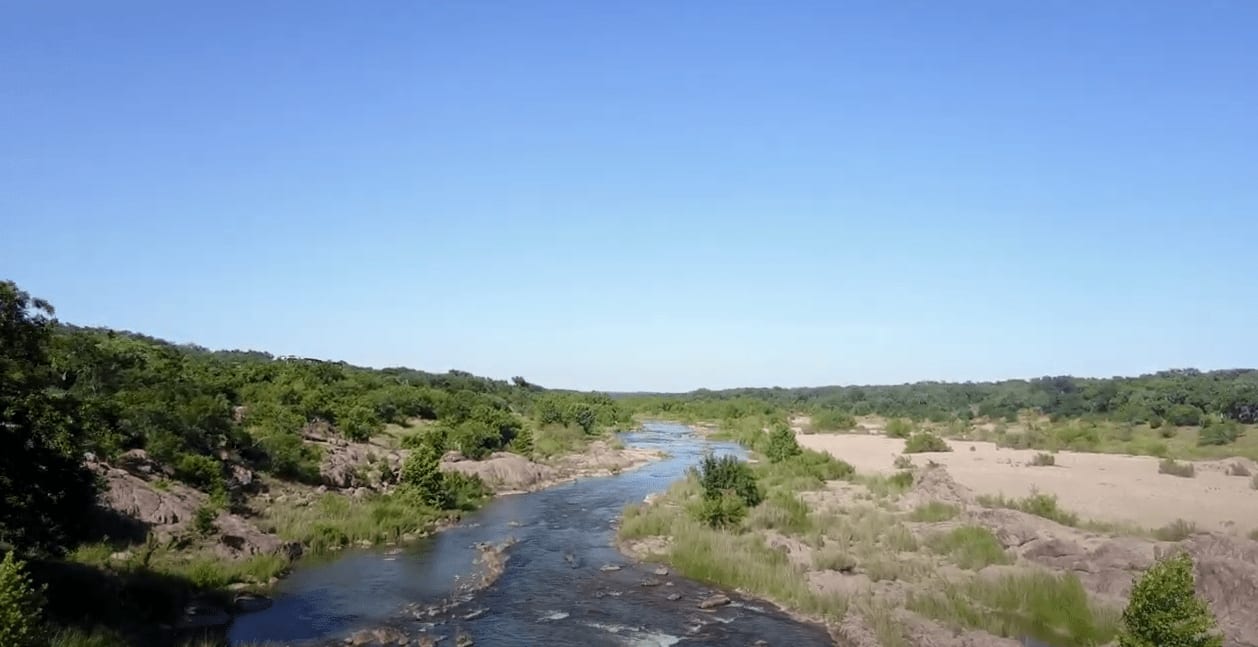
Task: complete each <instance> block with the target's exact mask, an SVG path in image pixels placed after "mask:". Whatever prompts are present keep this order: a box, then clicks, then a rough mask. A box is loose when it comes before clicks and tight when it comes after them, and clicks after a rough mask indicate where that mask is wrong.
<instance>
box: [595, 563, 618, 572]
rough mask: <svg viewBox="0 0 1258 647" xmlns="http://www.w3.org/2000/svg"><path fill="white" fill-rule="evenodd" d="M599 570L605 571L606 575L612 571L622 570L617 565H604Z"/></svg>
mask: <svg viewBox="0 0 1258 647" xmlns="http://www.w3.org/2000/svg"><path fill="white" fill-rule="evenodd" d="M598 570H600V571H603V572H604V573H610V572H612V571H618V570H620V567H619V566H617V565H615V564H603V565H602V566H600V567H599V568H598Z"/></svg>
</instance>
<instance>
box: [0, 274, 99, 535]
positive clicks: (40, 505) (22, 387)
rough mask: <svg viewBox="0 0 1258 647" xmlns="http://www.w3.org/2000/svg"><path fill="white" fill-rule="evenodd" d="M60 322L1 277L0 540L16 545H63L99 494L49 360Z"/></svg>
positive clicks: (71, 407) (69, 401)
mask: <svg viewBox="0 0 1258 647" xmlns="http://www.w3.org/2000/svg"><path fill="white" fill-rule="evenodd" d="M55 326H56V321H55V320H54V319H53V309H52V306H50V305H49V304H48V303H46V302H44V301H41V300H39V299H32V298H31V297H30V295H28V294H27V293H25V292H23V291H21V290H19V289H18V288H17V286H16V285H14V284H13V283H11V282H8V281H4V282H0V545H9V546H12V547H14V548H17V549H19V550H41V549H42V550H49V551H53V552H55V551H57V550H59V549H61V548H64V546H65V545H66V543H67V542H68V541H69V540H70V539H71V538H72V537H73V536H74V535H76V534H77V533H78V532H79V531H81V530H82V522H83V520H84V519H86V518H87V517H88V514H87V513H88V511H89V510H90V509H91V507H92V505H93V503H94V502H95V498H96V488H95V481H94V480H93V478H92V476H91V474H90V473H88V472H87V470H86V469H85V468H84V467H83V464H82V460H83V444H84V443H83V438H82V435H81V433H82V432H81V427H80V426H79V425H77V424H75V414H76V412H77V409H76V406H75V401H74V399H73V398H72V397H70V396H68V395H67V394H66V393H65V392H64V390H62V389H61V388H60V387H61V385H60V383H59V382H58V376H57V375H56V374H55V372H54V371H53V370H52V364H51V361H50V358H49V350H50V345H51V340H52V334H53V330H54V327H55Z"/></svg>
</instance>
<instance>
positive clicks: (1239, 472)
mask: <svg viewBox="0 0 1258 647" xmlns="http://www.w3.org/2000/svg"><path fill="white" fill-rule="evenodd" d="M1227 475H1228V476H1249V468H1248V467H1245V464H1244V463H1232V464H1231V465H1228V466H1227Z"/></svg>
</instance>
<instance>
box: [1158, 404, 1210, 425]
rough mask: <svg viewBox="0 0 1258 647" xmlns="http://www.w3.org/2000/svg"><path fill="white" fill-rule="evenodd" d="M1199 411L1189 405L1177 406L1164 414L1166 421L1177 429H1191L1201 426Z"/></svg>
mask: <svg viewBox="0 0 1258 647" xmlns="http://www.w3.org/2000/svg"><path fill="white" fill-rule="evenodd" d="M1201 416H1202V413H1201V409H1198V408H1197V407H1194V406H1193V405H1191V404H1177V405H1175V406H1173V407H1171V408H1170V410H1169V411H1167V412H1166V421H1167V422H1169V423H1171V424H1172V425H1175V426H1177V427H1192V426H1196V425H1199V424H1201Z"/></svg>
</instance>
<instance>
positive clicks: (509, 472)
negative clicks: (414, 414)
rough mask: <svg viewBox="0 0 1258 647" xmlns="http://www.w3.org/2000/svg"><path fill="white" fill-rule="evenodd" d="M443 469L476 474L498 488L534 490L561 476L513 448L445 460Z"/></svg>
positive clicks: (501, 490) (493, 487)
mask: <svg viewBox="0 0 1258 647" xmlns="http://www.w3.org/2000/svg"><path fill="white" fill-rule="evenodd" d="M441 469H442V470H443V471H446V472H460V473H462V474H466V475H468V476H476V477H478V478H480V480H481V481H483V482H484V483H485V485H487V486H489V487H490V488H491V489H493V490H494V491H495V492H518V491H527V490H532V489H536V488H537V487H539V486H541V485H543V484H546V483H548V482H550V481H553V480H554V479H556V478H557V477H558V476H559V473H558V472H557V471H556V470H555V468H553V467H550V466H547V465H542V464H540V463H534V462H533V461H530V460H529V459H527V458H525V457H523V456H520V455H518V454H512V453H510V452H494V453H493V454H490V456H489V458H487V459H485V460H482V461H468V460H460V461H455V462H445V461H442V463H441Z"/></svg>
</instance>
